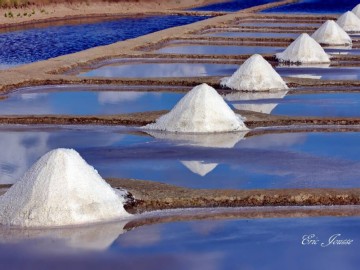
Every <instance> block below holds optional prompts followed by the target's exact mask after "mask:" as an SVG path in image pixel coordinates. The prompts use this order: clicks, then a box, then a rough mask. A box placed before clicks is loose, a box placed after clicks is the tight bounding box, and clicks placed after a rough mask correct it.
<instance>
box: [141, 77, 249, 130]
mask: <svg viewBox="0 0 360 270" xmlns="http://www.w3.org/2000/svg"><path fill="white" fill-rule="evenodd" d="M143 128H144V129H151V130H159V131H169V132H184V133H212V132H231V131H240V130H247V127H246V126H245V124H244V122H243V121H242V119H241V116H239V115H236V114H235V113H234V111H233V110H232V109H231V108H230V107H229V106H228V105H227V104H226V102H225V101H224V99H223V98H222V97H221V96H220V95H219V94H218V93H217V92H216V90H215V89H214V88H212V87H211V86H209V85H207V84H205V83H204V84H201V85H198V86H196V87H194V88H193V89H192V90H191V91H190V92H189V93H187V94H186V95H185V96H184V97H183V98H182V99H181V100H180V101H179V102H178V103H177V104H176V105H175V107H174V108H173V109H172V110H171V111H170V112H169V113H167V114H165V115H163V116H161V117H160V118H158V119H157V120H156V122H155V123H153V124H149V125H146V126H145V127H143Z"/></svg>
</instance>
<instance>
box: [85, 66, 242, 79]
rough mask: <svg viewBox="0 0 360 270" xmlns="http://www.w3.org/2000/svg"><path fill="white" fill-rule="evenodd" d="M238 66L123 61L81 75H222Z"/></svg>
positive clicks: (149, 76)
mask: <svg viewBox="0 0 360 270" xmlns="http://www.w3.org/2000/svg"><path fill="white" fill-rule="evenodd" d="M237 68H238V65H224V64H209V63H123V64H118V65H115V64H113V65H108V66H103V67H100V68H97V69H94V70H91V71H88V72H85V73H81V74H80V76H84V77H110V78H119V77H123V78H124V77H130V78H159V77H202V76H222V75H229V74H231V73H232V72H234V71H235V70H236V69H237Z"/></svg>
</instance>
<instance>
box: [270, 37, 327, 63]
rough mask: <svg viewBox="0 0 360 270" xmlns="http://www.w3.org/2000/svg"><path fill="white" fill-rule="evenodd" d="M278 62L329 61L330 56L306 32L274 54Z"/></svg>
mask: <svg viewBox="0 0 360 270" xmlns="http://www.w3.org/2000/svg"><path fill="white" fill-rule="evenodd" d="M276 58H277V59H278V60H279V61H280V62H290V63H329V62H330V58H329V56H328V55H327V54H326V52H325V51H324V49H323V48H321V46H320V44H319V43H317V42H316V41H315V40H314V39H313V38H312V37H310V36H309V35H308V34H306V33H304V34H301V35H300V36H299V37H298V38H297V39H296V40H295V41H293V42H292V43H291V44H290V45H289V47H287V48H286V50H285V51H283V52H281V53H277V54H276Z"/></svg>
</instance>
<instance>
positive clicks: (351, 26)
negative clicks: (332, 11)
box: [336, 11, 360, 32]
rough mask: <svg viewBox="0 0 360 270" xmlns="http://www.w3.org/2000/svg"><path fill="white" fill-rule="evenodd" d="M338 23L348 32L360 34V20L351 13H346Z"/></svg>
mask: <svg viewBox="0 0 360 270" xmlns="http://www.w3.org/2000/svg"><path fill="white" fill-rule="evenodd" d="M336 22H337V24H338V25H340V27H341V28H342V29H344V30H345V31H346V32H360V19H359V17H357V16H356V15H355V14H354V13H352V12H351V11H347V12H345V13H344V14H343V15H341V16H340V17H339V18H338V19H337V21H336Z"/></svg>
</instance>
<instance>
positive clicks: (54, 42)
mask: <svg viewBox="0 0 360 270" xmlns="http://www.w3.org/2000/svg"><path fill="white" fill-rule="evenodd" d="M207 18H209V17H205V16H155V17H138V18H121V19H117V20H108V21H103V22H96V23H85V24H84V23H82V24H74V25H63V26H48V27H39V28H33V29H25V30H17V31H11V30H9V32H3V33H1V34H0V47H1V48H6V50H5V49H4V50H1V51H0V64H6V65H13V64H25V63H30V62H35V61H39V60H45V59H49V58H52V57H56V56H60V55H65V54H70V53H75V52H78V51H82V50H85V49H89V48H92V47H96V46H102V45H108V44H111V43H114V42H117V41H121V40H126V39H129V38H135V37H139V36H143V35H146V34H149V33H152V32H156V31H159V30H163V29H166V28H170V27H174V26H179V25H184V24H189V23H193V22H196V21H200V20H204V19H207ZM5 67H6V66H5Z"/></svg>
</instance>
